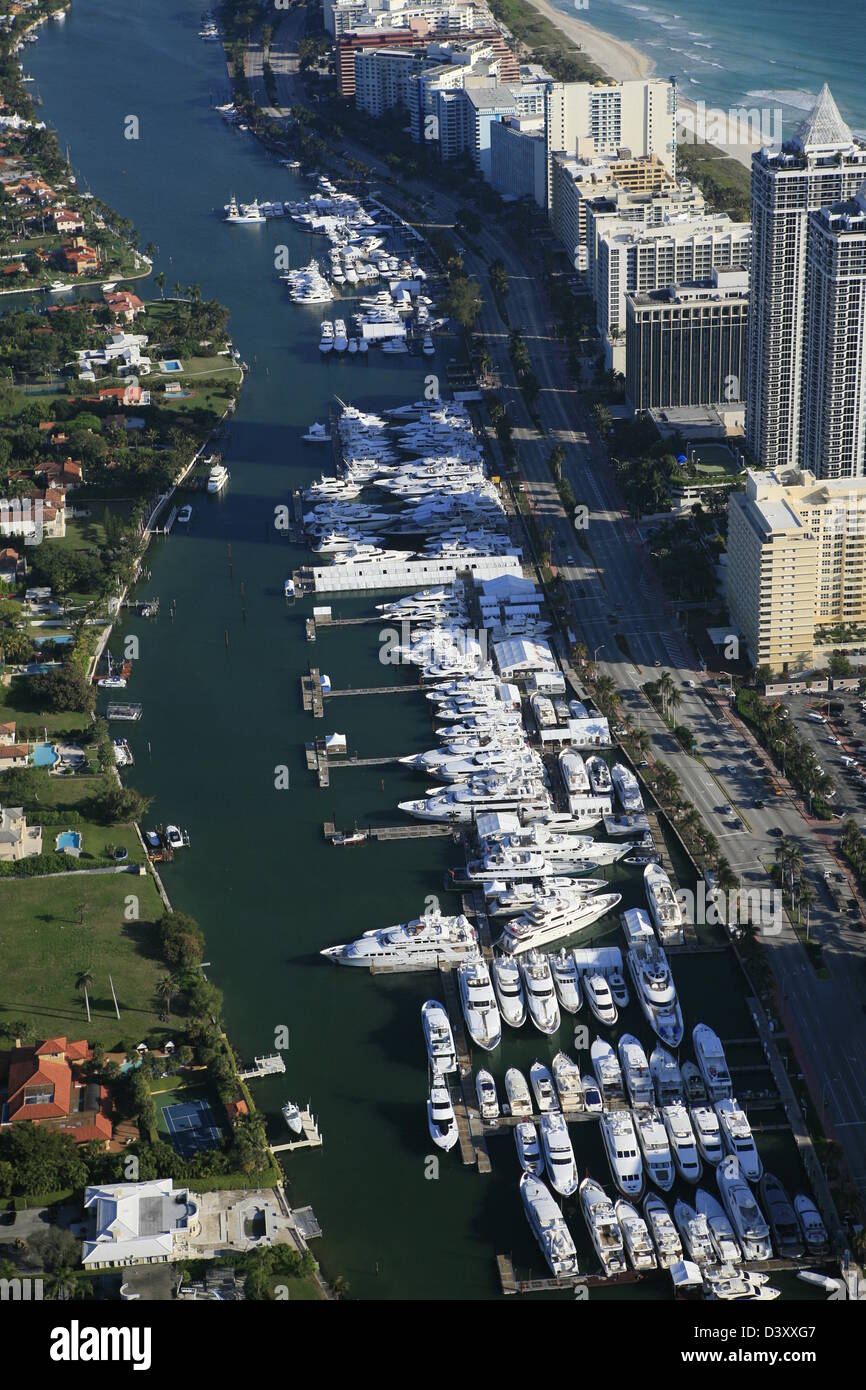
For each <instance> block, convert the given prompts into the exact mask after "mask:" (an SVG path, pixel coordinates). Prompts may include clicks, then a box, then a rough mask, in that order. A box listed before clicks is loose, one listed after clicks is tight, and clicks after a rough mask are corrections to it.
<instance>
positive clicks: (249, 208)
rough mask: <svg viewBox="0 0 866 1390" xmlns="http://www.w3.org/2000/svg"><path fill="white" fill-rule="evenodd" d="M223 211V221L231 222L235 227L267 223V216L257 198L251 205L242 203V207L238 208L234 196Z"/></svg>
mask: <svg viewBox="0 0 866 1390" xmlns="http://www.w3.org/2000/svg"><path fill="white" fill-rule="evenodd" d="M223 211H224V214H225V215H224V217H223V221H224V222H231V223H233V224H235V225H240V224H243V223H253V222H264V221H265V214H264V213H263V212H262V210H261V208H260V207H259V204H258V200H257V199H255V198H254V199H253V201H252V202H251V203H241V204H240V206H238V201H237V199H236V198H235V195H234V194H232V195H231V197H230V198H229V200H228V202H227V203H226V205H225V208H224V210H223Z"/></svg>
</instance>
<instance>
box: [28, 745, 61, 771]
mask: <svg viewBox="0 0 866 1390" xmlns="http://www.w3.org/2000/svg"><path fill="white" fill-rule="evenodd" d="M59 761H60V754H59V753H58V751H57V749H56V748H55V747H54V744H53V743H37V744H36V747H35V748H34V749H33V766H34V767H54V766H55V764H56V763H58V762H59Z"/></svg>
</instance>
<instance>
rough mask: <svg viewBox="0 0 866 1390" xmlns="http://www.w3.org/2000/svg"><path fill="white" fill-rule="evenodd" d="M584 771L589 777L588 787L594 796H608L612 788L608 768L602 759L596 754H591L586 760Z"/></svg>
mask: <svg viewBox="0 0 866 1390" xmlns="http://www.w3.org/2000/svg"><path fill="white" fill-rule="evenodd" d="M586 770H587V773H588V775H589V785H590V787H591V788H592V791H593V792H594V793H595V795H596V796H608V795H609V794H610V790H611V787H612V785H613V784H612V782H611V778H610V768H609V767H608V765H607V763H606V762H605V760H604V758H600V757H599V756H598V754H597V753H596V754H593V756H592V757H591V758H587V759H586Z"/></svg>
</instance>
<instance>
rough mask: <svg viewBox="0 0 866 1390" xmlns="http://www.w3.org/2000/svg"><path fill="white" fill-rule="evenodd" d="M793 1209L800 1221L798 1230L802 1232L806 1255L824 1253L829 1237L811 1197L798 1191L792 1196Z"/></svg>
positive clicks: (828, 1246) (828, 1247)
mask: <svg viewBox="0 0 866 1390" xmlns="http://www.w3.org/2000/svg"><path fill="white" fill-rule="evenodd" d="M794 1211H795V1212H796V1214H797V1220H798V1222H799V1223H800V1230H801V1231H802V1232H803V1240H804V1241H805V1244H806V1253H807V1254H808V1255H826V1254H827V1252H828V1251H829V1249H830V1239H829V1236H828V1235H827V1227H826V1226H825V1225H824V1222H823V1221H822V1220H821V1214H820V1212H819V1211H818V1208H817V1207H816V1205H815V1203H814V1202H813V1201H812V1198H811V1197H807V1196H806V1195H805V1193H802V1192H801V1193H799V1194H798V1196H796V1197H795V1198H794Z"/></svg>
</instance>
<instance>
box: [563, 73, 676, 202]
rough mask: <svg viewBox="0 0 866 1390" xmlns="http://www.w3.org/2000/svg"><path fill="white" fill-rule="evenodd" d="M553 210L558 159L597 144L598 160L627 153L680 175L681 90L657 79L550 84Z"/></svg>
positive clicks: (595, 151)
mask: <svg viewBox="0 0 866 1390" xmlns="http://www.w3.org/2000/svg"><path fill="white" fill-rule="evenodd" d="M545 140H546V144H547V160H548V194H547V202H548V207H549V206H550V203H551V196H552V191H551V183H552V176H553V172H552V163H553V156H554V155H555V154H560V153H562V154H572V155H573V154H576V153H577V150H578V142H581V141H582V142H583V143H584V145H586V142H587V141H589V140H591V141H592V148H593V150H594V153H595V154H597V155H605V154H608V155H615V154H617V153H618V152H619V151H620V150H622V149H627V150H628V151H629V152H630V154H631V155H632V156H636V157H639V156H641V155H658V157H659V159H660V160H661V162H662V164H663V165H664V166H665V168H666V169H667V171H668V173H669V174H670V175H671V176H672V177H673V176H674V175H675V174H676V159H677V86H676V83H675V82H674V81H662V80H660V79H658V78H649V79H646V80H636V81H630V82H607V83H601V82H551V83H550V85H549V87H548V89H547V94H546V101H545Z"/></svg>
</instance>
